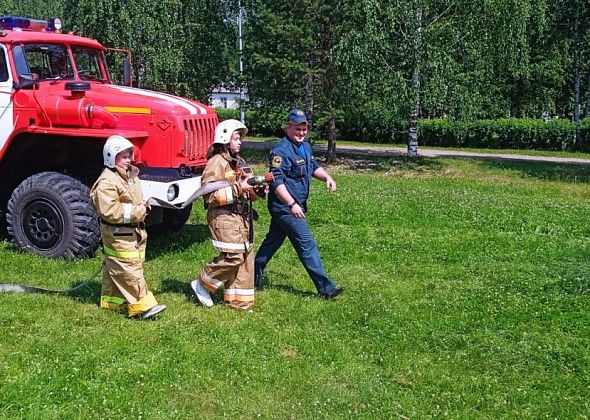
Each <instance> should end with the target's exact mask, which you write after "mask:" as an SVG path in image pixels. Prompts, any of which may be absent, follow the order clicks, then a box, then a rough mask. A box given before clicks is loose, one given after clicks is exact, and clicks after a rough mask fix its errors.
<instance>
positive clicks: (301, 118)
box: [287, 108, 307, 124]
mask: <svg viewBox="0 0 590 420" xmlns="http://www.w3.org/2000/svg"><path fill="white" fill-rule="evenodd" d="M287 122H288V123H290V124H301V123H307V117H306V116H305V112H303V111H302V110H300V109H299V108H293V109H292V110H291V111H290V112H289V116H288V117H287Z"/></svg>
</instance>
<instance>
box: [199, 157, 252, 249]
mask: <svg viewBox="0 0 590 420" xmlns="http://www.w3.org/2000/svg"><path fill="white" fill-rule="evenodd" d="M251 176H252V171H251V170H250V169H249V168H247V169H246V166H245V164H244V161H243V160H241V159H240V160H237V159H234V158H232V157H231V156H230V155H229V153H220V154H217V155H214V156H213V157H212V158H211V159H209V162H208V163H207V166H206V167H205V170H204V172H203V176H202V178H201V182H202V183H203V184H206V183H208V182H214V181H222V180H225V181H228V182H229V184H230V185H229V186H228V187H226V188H222V189H220V190H217V191H215V192H212V193H211V194H208V195H206V196H205V197H204V200H205V203H206V204H207V222H208V224H209V230H210V232H211V240H212V244H213V247H214V248H215V249H216V250H217V251H219V252H233V253H236V252H238V253H243V252H247V251H249V250H250V247H251V245H252V244H251V243H250V241H249V240H248V233H249V229H250V221H249V214H248V212H249V209H250V206H251V203H250V197H248V196H246V195H245V194H243V193H242V189H241V187H240V181H241V180H242V179H246V178H249V177H251Z"/></svg>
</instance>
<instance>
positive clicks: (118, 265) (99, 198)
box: [90, 136, 166, 319]
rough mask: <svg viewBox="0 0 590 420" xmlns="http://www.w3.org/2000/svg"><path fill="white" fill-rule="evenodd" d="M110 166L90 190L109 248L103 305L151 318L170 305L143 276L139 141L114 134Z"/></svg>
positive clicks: (107, 148)
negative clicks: (136, 150) (159, 299)
mask: <svg viewBox="0 0 590 420" xmlns="http://www.w3.org/2000/svg"><path fill="white" fill-rule="evenodd" d="M103 158H104V165H105V166H106V168H105V169H104V171H103V172H102V174H101V175H100V177H99V178H98V180H97V181H96V182H95V183H94V186H93V187H92V189H91V191H90V198H91V200H92V205H93V207H94V209H95V211H96V213H97V214H98V216H99V218H100V233H101V236H102V243H103V248H104V264H103V270H102V288H101V292H100V295H101V296H100V306H101V307H102V308H106V309H112V310H116V311H122V312H123V311H125V310H126V311H127V314H128V316H129V317H137V318H139V319H148V318H152V317H153V316H155V315H157V314H158V313H160V312H162V311H163V310H165V309H166V306H164V305H158V302H156V299H155V298H154V295H153V294H152V292H150V291H149V290H148V287H147V284H146V282H145V279H144V277H143V261H144V259H145V248H146V243H147V232H146V230H145V225H144V222H143V221H144V219H145V216H146V214H147V212H148V207H147V206H146V204H145V202H144V200H143V195H142V192H141V185H140V184H139V179H138V177H137V175H138V173H139V170H138V169H137V168H136V167H135V166H133V165H131V160H132V159H133V144H132V143H131V142H130V141H129V140H127V139H126V138H124V137H121V136H111V137H109V138H108V139H107V141H106V143H105V145H104V149H103Z"/></svg>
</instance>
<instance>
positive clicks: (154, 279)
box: [0, 153, 590, 419]
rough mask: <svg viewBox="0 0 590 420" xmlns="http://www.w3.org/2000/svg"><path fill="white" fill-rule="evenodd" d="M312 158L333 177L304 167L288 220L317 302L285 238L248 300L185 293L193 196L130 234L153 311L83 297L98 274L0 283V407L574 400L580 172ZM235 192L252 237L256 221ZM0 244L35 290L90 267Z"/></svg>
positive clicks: (273, 410)
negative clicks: (185, 212) (300, 214)
mask: <svg viewBox="0 0 590 420" xmlns="http://www.w3.org/2000/svg"><path fill="white" fill-rule="evenodd" d="M260 155H261V156H260V159H263V156H262V153H261V154H260ZM330 169H331V172H332V173H333V175H334V177H335V180H336V182H337V183H338V191H337V192H336V193H334V194H332V193H329V192H328V191H327V190H326V188H325V186H324V185H322V184H321V183H316V182H314V183H313V184H312V185H313V187H312V188H313V191H312V201H313V202H312V203H311V204H310V209H311V211H310V213H309V215H308V220H309V223H310V224H311V227H312V230H313V232H314V234H315V237H316V240H317V242H318V245H319V247H320V250H321V253H322V257H323V260H324V262H325V265H326V268H327V270H328V273H329V274H330V275H331V276H332V277H333V278H334V279H336V280H337V281H338V282H339V283H340V284H342V285H344V286H345V287H346V288H347V290H346V292H345V293H344V294H343V295H342V296H341V297H340V298H339V299H338V300H337V301H334V302H326V301H323V300H320V299H318V298H316V297H315V293H314V290H313V285H312V282H311V281H310V280H309V278H308V276H307V274H306V273H305V270H304V269H303V268H302V267H301V265H300V264H299V262H298V260H297V255H296V254H295V253H294V252H293V250H292V248H291V247H290V246H289V244H288V243H285V245H284V246H283V247H282V248H281V249H280V250H279V252H278V253H277V254H276V255H275V256H274V258H273V260H272V261H271V263H270V265H269V266H268V272H267V274H268V276H269V280H270V287H269V288H267V289H265V290H263V291H261V292H257V294H256V307H255V312H254V313H252V314H244V313H237V312H233V311H231V310H228V309H226V308H224V307H222V306H221V305H216V306H215V307H213V308H211V309H205V308H203V307H200V306H198V305H196V304H195V302H194V297H193V296H192V292H191V291H190V287H189V282H190V281H191V280H192V279H194V277H195V276H196V275H197V273H198V272H199V270H200V268H201V267H202V266H203V265H204V264H205V263H206V262H207V261H208V260H209V259H210V258H212V257H213V256H214V255H215V252H214V251H213V249H212V247H211V244H210V241H209V237H208V233H207V228H206V226H205V225H204V217H205V216H204V212H203V209H202V206H199V205H195V206H194V210H193V214H192V217H191V221H190V223H189V225H188V226H186V227H185V228H184V229H183V230H182V231H181V232H180V233H178V234H175V235H169V236H166V237H162V238H150V240H149V243H148V258H147V261H146V263H145V272H146V277H147V280H148V284H149V285H150V288H151V289H152V290H153V291H154V292H155V294H156V297H157V299H158V301H159V302H161V303H164V304H166V305H167V306H168V310H167V311H166V312H165V313H164V314H163V316H162V317H161V319H159V320H158V321H155V322H141V321H135V320H128V319H125V318H124V317H122V316H120V315H117V314H115V313H111V312H107V311H105V310H101V309H99V308H98V306H97V302H98V296H99V294H100V284H99V282H98V281H94V282H92V283H91V285H90V286H89V287H86V288H84V289H82V290H81V291H79V293H77V294H75V295H74V296H71V297H70V296H48V295H14V294H3V295H0V307H1V308H2V310H1V311H0V342H1V343H2V345H1V346H0V360H1V363H0V378H2V381H0V411H1V412H2V417H5V418H46V419H54V418H56V419H57V418H85V419H86V418H88V419H93V418H105V417H112V418H139V417H142V418H146V419H156V418H158V419H159V418H181V419H183V418H195V417H199V418H221V417H231V418H256V417H260V418H302V419H307V418H318V417H320V418H366V419H369V418H370V419H373V418H375V419H380V418H391V417H400V418H439V417H448V418H474V417H476V418H490V419H491V418H531V419H533V418H541V417H549V418H577V417H581V418H583V417H584V416H585V414H586V413H588V412H590V403H589V401H588V397H587V394H588V383H589V382H590V355H589V353H588V347H589V346H590V313H589V311H588V305H589V304H590V301H589V299H590V295H589V290H590V283H589V281H588V279H589V278H590V269H589V267H590V265H589V262H590V261H589V258H588V249H589V247H590V243H589V240H588V238H589V237H590V231H589V228H588V223H587V220H586V218H585V217H580V215H585V214H588V212H589V211H590V204H589V203H590V201H589V200H588V198H589V197H590V184H589V183H588V182H589V181H590V180H589V179H588V170H587V168H586V167H582V166H580V165H573V166H571V167H563V166H560V165H552V164H539V163H515V162H497V161H492V160H485V161H473V160H465V159H462V160H420V159H419V160H416V161H406V160H404V159H400V158H373V159H369V158H367V157H366V156H365V157H363V158H354V157H349V158H348V159H347V160H343V161H341V164H340V165H339V166H333V167H331V168H330ZM262 170H264V167H262V166H260V167H256V168H255V171H256V172H258V171H262ZM549 179H552V180H549ZM376 197H388V198H389V199H386V200H381V199H376ZM255 206H256V207H257V209H258V210H259V212H260V214H261V219H260V221H259V222H257V225H256V228H257V229H258V230H257V232H256V247H257V246H259V244H260V241H261V240H262V237H263V235H264V233H265V231H266V229H267V228H268V225H269V217H268V213H267V211H265V203H264V202H256V203H255ZM0 259H1V260H2V271H1V272H0V282H2V283H14V282H23V283H27V284H35V285H40V286H47V287H52V288H66V287H69V286H71V285H72V284H76V283H77V282H78V281H79V280H82V279H84V278H86V277H87V276H88V275H89V274H90V273H92V272H94V271H96V269H97V268H98V267H100V263H101V262H100V257H97V258H94V259H92V260H86V261H56V260H46V259H43V258H39V257H35V256H32V255H27V254H22V253H18V252H15V250H14V249H13V248H12V247H11V246H10V245H9V244H8V243H7V242H2V243H0Z"/></svg>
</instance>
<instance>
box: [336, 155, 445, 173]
mask: <svg viewBox="0 0 590 420" xmlns="http://www.w3.org/2000/svg"><path fill="white" fill-rule="evenodd" d="M326 166H327V167H328V168H329V167H330V166H338V167H340V168H342V169H344V170H349V171H355V172H373V173H378V172H382V173H395V172H400V171H415V172H432V171H435V172H436V171H440V170H442V169H443V168H444V167H446V166H447V165H446V164H445V163H444V162H442V161H441V160H440V159H435V158H426V157H422V156H418V157H413V158H410V157H408V156H407V155H405V154H400V155H396V154H387V155H382V154H379V153H378V152H373V151H371V152H370V153H365V152H364V151H363V152H356V151H355V152H346V153H338V155H337V158H336V162H335V163H333V164H329V165H326Z"/></svg>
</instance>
